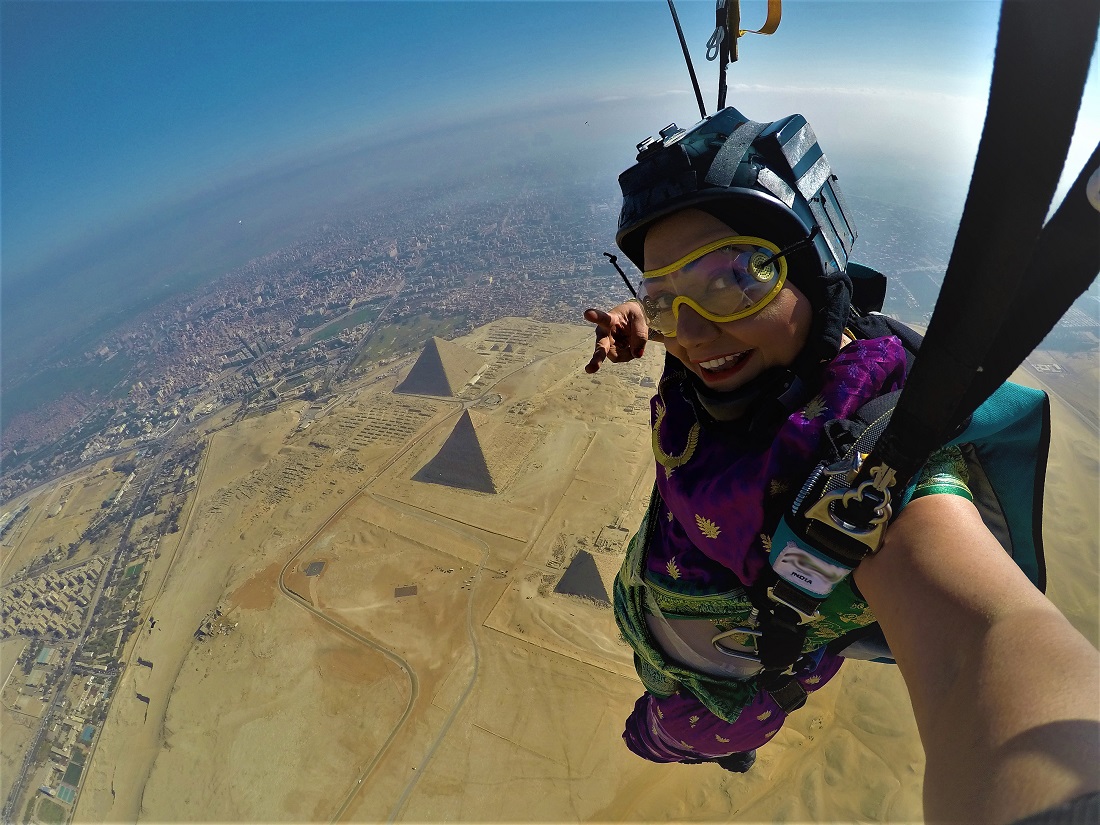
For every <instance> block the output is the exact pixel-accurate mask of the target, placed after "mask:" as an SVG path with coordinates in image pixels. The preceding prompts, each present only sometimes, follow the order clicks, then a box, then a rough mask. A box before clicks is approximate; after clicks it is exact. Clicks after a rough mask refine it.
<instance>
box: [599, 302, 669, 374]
mask: <svg viewBox="0 0 1100 825" xmlns="http://www.w3.org/2000/svg"><path fill="white" fill-rule="evenodd" d="M584 319H585V320H586V321H588V322H589V323H592V324H595V325H596V349H595V350H594V351H593V353H592V360H591V361H589V362H588V364H586V365H585V368H584V371H585V372H587V373H588V374H590V375H591V374H592V373H594V372H597V371H598V370H599V368H600V364H601V363H602V362H603V361H604V359H609V360H610V361H611V362H612V363H614V364H621V363H623V362H625V361H633V360H634V359H635V358H641V357H642V355H643V354H644V353H645V345H646V341H648V340H649V338H650V335H649V327H648V326H647V324H646V321H645V314H644V313H643V312H642V307H641V304H639V303H638V302H637V301H627V302H626V303H625V304H619V305H618V306H617V307H615V308H614V309H612V310H611V311H610V312H604V311H602V310H599V309H586V310H585V311H584ZM654 340H659V339H657V337H656V336H654Z"/></svg>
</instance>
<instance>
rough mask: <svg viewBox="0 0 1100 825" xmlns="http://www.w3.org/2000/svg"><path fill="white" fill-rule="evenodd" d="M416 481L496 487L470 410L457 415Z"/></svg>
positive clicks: (492, 489)
mask: <svg viewBox="0 0 1100 825" xmlns="http://www.w3.org/2000/svg"><path fill="white" fill-rule="evenodd" d="M417 363H419V362H417ZM414 369H415V367H414ZM410 375H411V374H410ZM406 380H407V379H406ZM413 481H422V482H425V483H427V484H442V485H444V486H446V487H457V488H459V489H461V490H474V491H475V492H478V493H495V492H496V491H497V486H496V482H494V481H493V475H492V473H490V472H489V465H488V463H486V461H485V453H484V452H483V451H482V449H481V441H480V440H479V439H478V437H477V430H475V429H474V422H473V419H471V418H470V411H469V410H463V412H462V417H461V418H459V419H458V423H457V424H455V428H454V429H453V430H451V434H450V435H449V436H447V440H446V441H445V442H443V446H442V447H440V448H439V452H438V453H436V454H435V457H434V458H432V460H431V461H429V462H428V463H427V464H425V465H424V466H423V467H421V468H420V469H419V470H418V471H417V473H416V475H414V476H413Z"/></svg>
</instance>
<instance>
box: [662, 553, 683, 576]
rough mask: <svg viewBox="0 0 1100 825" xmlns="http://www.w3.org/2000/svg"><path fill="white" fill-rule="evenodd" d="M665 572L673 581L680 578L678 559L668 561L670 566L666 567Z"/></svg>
mask: <svg viewBox="0 0 1100 825" xmlns="http://www.w3.org/2000/svg"><path fill="white" fill-rule="evenodd" d="M665 570H667V571H668V574H669V575H670V576H671V577H672V578H673V579H678V578H680V568H679V567H677V566H676V559H675V558H671V559H669V560H668V564H666V565H665Z"/></svg>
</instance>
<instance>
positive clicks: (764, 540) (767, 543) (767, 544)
mask: <svg viewBox="0 0 1100 825" xmlns="http://www.w3.org/2000/svg"><path fill="white" fill-rule="evenodd" d="M760 543H761V544H763V545H764V552H765V553H770V552H771V551H772V537H771V536H769V535H768V534H767V533H761V534H760Z"/></svg>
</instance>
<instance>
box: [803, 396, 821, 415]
mask: <svg viewBox="0 0 1100 825" xmlns="http://www.w3.org/2000/svg"><path fill="white" fill-rule="evenodd" d="M823 412H825V399H823V398H822V397H821V396H820V395H818V396H815V397H814V399H813V400H812V401H810V403H809V404H807V405H806V406H805V407H803V408H802V417H803V418H805V419H806V420H807V421H813V420H814V419H815V418H817V417H818V416H819V415H821V414H822V413H823Z"/></svg>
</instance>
